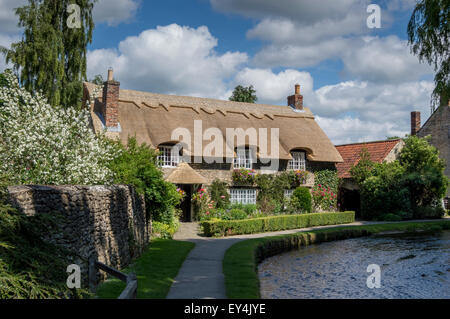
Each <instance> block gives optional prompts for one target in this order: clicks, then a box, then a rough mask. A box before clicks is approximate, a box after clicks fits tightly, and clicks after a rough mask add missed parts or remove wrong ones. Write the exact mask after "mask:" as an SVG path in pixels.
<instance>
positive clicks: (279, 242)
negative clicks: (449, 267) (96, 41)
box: [223, 220, 450, 299]
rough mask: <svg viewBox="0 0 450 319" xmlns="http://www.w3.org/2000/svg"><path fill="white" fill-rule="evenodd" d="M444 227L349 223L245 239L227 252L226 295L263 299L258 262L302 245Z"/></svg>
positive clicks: (438, 224)
mask: <svg viewBox="0 0 450 319" xmlns="http://www.w3.org/2000/svg"><path fill="white" fill-rule="evenodd" d="M443 229H450V221H448V220H447V221H433V222H409V223H390V224H377V225H366V226H348V227H339V228H329V229H320V230H315V231H309V232H299V233H295V234H289V235H282V236H274V237H265V238H256V239H249V240H245V241H242V242H239V243H237V244H235V245H233V246H231V247H230V248H229V249H228V250H227V251H226V253H225V257H224V260H223V272H224V275H225V288H226V294H227V297H228V298H231V299H256V298H260V293H259V279H258V273H257V266H258V264H259V263H260V262H261V261H262V260H263V259H265V258H268V257H271V256H274V255H277V254H280V253H282V252H285V251H289V250H292V249H298V248H300V247H301V246H306V245H310V244H314V243H320V242H325V241H333V240H341V239H347V238H355V237H362V236H369V235H372V234H377V233H382V232H390V231H404V232H417V231H425V232H435V231H440V230H443Z"/></svg>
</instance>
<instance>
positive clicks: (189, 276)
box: [167, 220, 436, 299]
mask: <svg viewBox="0 0 450 319" xmlns="http://www.w3.org/2000/svg"><path fill="white" fill-rule="evenodd" d="M421 221H422V222H425V221H436V220H421ZM408 222H412V221H408ZM385 223H387V222H367V221H358V222H354V223H351V224H343V225H333V226H317V227H310V228H301V229H292V230H285V231H278V232H271V233H261V234H251V235H237V236H231V237H224V238H210V237H201V236H199V234H198V233H199V232H200V230H199V225H198V224H197V223H182V224H181V225H180V228H179V230H178V232H177V233H176V234H175V236H174V239H175V240H184V241H190V242H193V243H195V247H194V249H192V250H191V252H190V253H189V255H188V256H187V258H186V259H185V261H184V263H183V265H182V266H181V268H180V271H179V272H178V275H177V277H176V278H175V281H174V283H173V284H172V287H171V288H170V291H169V294H168V295H167V298H168V299H224V298H226V295H225V280H224V275H223V272H222V260H223V258H224V255H225V252H226V250H227V249H228V248H229V247H231V246H232V245H233V244H235V243H237V242H239V241H242V240H245V239H250V238H261V237H269V236H276V235H284V234H292V233H297V232H300V231H311V230H314V229H321V228H337V227H347V226H359V225H372V224H385ZM398 223H402V222H398Z"/></svg>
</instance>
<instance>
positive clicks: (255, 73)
mask: <svg viewBox="0 0 450 319" xmlns="http://www.w3.org/2000/svg"><path fill="white" fill-rule="evenodd" d="M297 83H298V84H300V86H301V92H302V94H303V95H304V96H305V99H307V98H308V97H309V96H312V94H313V93H312V92H313V79H312V77H311V75H310V74H309V73H308V72H299V71H297V70H285V71H282V72H279V73H278V74H275V73H273V72H272V71H271V70H270V69H250V68H245V69H243V70H242V71H240V72H239V73H238V74H237V75H236V77H235V79H234V85H239V84H240V85H244V86H249V85H253V87H254V88H255V90H256V96H257V97H258V103H267V104H280V105H287V101H286V98H287V97H288V96H289V95H292V94H293V93H294V86H295V84H297Z"/></svg>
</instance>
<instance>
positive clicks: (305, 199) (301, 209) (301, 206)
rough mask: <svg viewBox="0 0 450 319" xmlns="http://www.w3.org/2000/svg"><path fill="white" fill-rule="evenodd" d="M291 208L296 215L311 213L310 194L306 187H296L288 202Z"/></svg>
mask: <svg viewBox="0 0 450 319" xmlns="http://www.w3.org/2000/svg"><path fill="white" fill-rule="evenodd" d="M290 206H291V208H292V209H293V210H294V211H295V212H297V213H311V211H312V198H311V192H310V191H309V189H308V188H306V187H297V188H296V189H295V190H294V192H293V193H292V197H291V200H290Z"/></svg>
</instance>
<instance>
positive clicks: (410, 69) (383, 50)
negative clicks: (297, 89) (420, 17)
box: [341, 36, 433, 83]
mask: <svg viewBox="0 0 450 319" xmlns="http://www.w3.org/2000/svg"><path fill="white" fill-rule="evenodd" d="M359 42H360V44H359V45H354V46H353V47H352V48H349V49H347V50H343V51H342V54H341V56H342V61H343V62H344V65H345V70H346V71H347V72H349V73H350V74H351V75H354V76H356V77H357V78H360V79H364V80H368V81H374V82H386V81H387V82H393V83H400V82H406V81H412V80H417V79H419V78H420V77H421V76H423V75H426V74H432V73H433V70H432V68H431V67H430V66H429V65H427V64H421V63H419V60H418V59H417V57H416V56H414V55H412V54H411V53H410V49H409V48H408V46H407V41H402V40H400V39H399V38H398V37H397V36H388V37H385V38H378V37H366V38H363V39H362V41H359Z"/></svg>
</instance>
